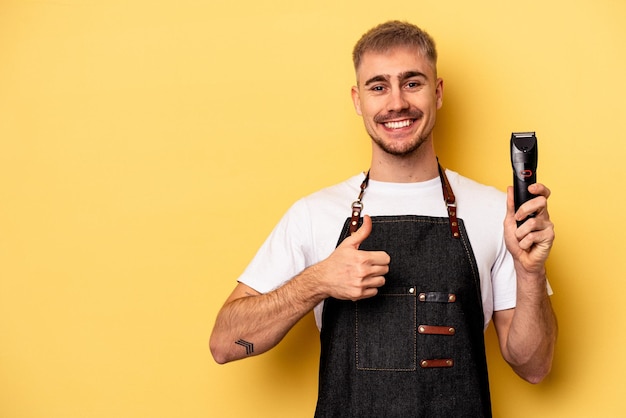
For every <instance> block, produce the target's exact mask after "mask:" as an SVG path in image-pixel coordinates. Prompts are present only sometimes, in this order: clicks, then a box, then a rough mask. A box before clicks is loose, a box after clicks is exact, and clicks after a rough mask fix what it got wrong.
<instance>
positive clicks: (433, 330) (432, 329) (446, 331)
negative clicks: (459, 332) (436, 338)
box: [417, 325, 456, 335]
mask: <svg viewBox="0 0 626 418" xmlns="http://www.w3.org/2000/svg"><path fill="white" fill-rule="evenodd" d="M417 332H419V333H420V334H426V335H454V334H456V330H455V329H454V327H442V326H436V325H420V326H418V327H417Z"/></svg>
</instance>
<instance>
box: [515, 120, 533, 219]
mask: <svg viewBox="0 0 626 418" xmlns="http://www.w3.org/2000/svg"><path fill="white" fill-rule="evenodd" d="M511 165H512V166H513V194H514V200H515V211H517V210H518V209H519V207H520V206H521V205H522V204H523V203H524V202H526V201H528V200H530V199H532V198H533V197H535V195H534V194H532V193H530V192H529V191H528V186H530V185H531V184H533V183H536V182H537V137H536V136H535V133H534V132H513V133H512V134H511ZM533 216H534V214H532V215H530V216H528V217H529V218H531V217H533ZM524 221H526V219H524V220H523V221H518V222H517V226H520V225H521V224H523V223H524Z"/></svg>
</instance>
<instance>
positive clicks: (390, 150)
mask: <svg viewBox="0 0 626 418" xmlns="http://www.w3.org/2000/svg"><path fill="white" fill-rule="evenodd" d="M423 116H424V113H423V112H421V111H420V110H417V109H407V110H403V111H401V112H392V113H388V114H386V115H384V116H376V117H374V122H375V123H380V124H383V123H385V122H388V121H390V120H394V119H411V120H412V121H413V123H415V122H417V121H419V120H421V119H422V117H423ZM431 132H432V130H430V131H429V132H425V133H423V134H422V135H420V136H419V138H417V141H415V142H411V143H409V144H407V145H406V146H405V147H404V148H399V149H398V148H394V147H391V146H389V144H386V143H385V142H384V141H383V139H382V138H380V137H379V136H376V135H374V133H373V132H369V131H368V134H369V136H370V138H372V141H374V142H375V143H376V144H377V145H378V146H379V147H380V148H381V149H382V150H383V151H385V152H386V153H387V154H390V155H393V156H396V157H406V156H408V155H411V154H413V153H414V152H415V151H417V150H418V149H419V147H421V146H422V144H423V143H424V142H426V141H427V140H428V138H429V137H430V134H431Z"/></svg>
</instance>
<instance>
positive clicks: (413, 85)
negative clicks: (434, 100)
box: [406, 81, 422, 89]
mask: <svg viewBox="0 0 626 418" xmlns="http://www.w3.org/2000/svg"><path fill="white" fill-rule="evenodd" d="M421 86H422V82H421V81H409V82H408V83H406V87H407V88H409V89H417V88H420V87H421Z"/></svg>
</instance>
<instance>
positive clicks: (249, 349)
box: [235, 339, 254, 356]
mask: <svg viewBox="0 0 626 418" xmlns="http://www.w3.org/2000/svg"><path fill="white" fill-rule="evenodd" d="M235 344H237V345H240V346H242V347H244V348H245V349H246V355H247V356H249V355H250V354H252V353H254V344H252V343H251V342H248V341H246V340H241V339H240V340H237V341H235Z"/></svg>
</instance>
